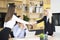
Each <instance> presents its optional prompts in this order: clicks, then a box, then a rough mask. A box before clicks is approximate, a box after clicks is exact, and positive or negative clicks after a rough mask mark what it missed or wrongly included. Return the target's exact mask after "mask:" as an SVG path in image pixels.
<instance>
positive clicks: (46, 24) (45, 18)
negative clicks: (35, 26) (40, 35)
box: [37, 16, 48, 33]
mask: <svg viewBox="0 0 60 40" xmlns="http://www.w3.org/2000/svg"><path fill="white" fill-rule="evenodd" d="M46 20H47V16H44V17H43V18H42V19H41V20H37V23H40V22H42V21H44V26H45V28H44V32H45V33H46V31H47V26H48V23H47V22H46Z"/></svg>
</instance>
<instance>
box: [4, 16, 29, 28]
mask: <svg viewBox="0 0 60 40" xmlns="http://www.w3.org/2000/svg"><path fill="white" fill-rule="evenodd" d="M16 21H17V22H20V23H23V24H29V23H28V22H26V21H24V20H22V19H20V18H18V17H16V16H15V15H13V16H12V19H11V20H9V21H8V22H4V27H8V28H11V29H12V28H13V27H14V25H15V23H16Z"/></svg>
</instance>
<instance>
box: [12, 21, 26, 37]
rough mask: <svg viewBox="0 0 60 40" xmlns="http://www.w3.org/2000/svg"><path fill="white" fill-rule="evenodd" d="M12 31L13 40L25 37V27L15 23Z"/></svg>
mask: <svg viewBox="0 0 60 40" xmlns="http://www.w3.org/2000/svg"><path fill="white" fill-rule="evenodd" d="M12 31H13V35H14V37H15V38H24V37H25V35H26V25H25V24H21V23H19V22H17V23H16V25H15V27H13V29H12Z"/></svg>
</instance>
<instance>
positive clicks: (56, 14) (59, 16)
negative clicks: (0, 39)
mask: <svg viewBox="0 0 60 40" xmlns="http://www.w3.org/2000/svg"><path fill="white" fill-rule="evenodd" d="M59 1H60V0H0V30H2V29H3V25H4V18H5V15H6V13H7V10H8V5H9V3H14V4H15V5H16V8H15V13H17V15H20V16H21V17H22V19H24V16H27V18H29V22H34V21H36V20H39V19H41V18H42V17H43V15H44V14H43V13H44V10H45V9H46V8H49V10H50V13H51V15H53V18H54V22H55V29H56V32H54V37H51V38H49V39H48V40H55V39H56V40H59V37H60V35H58V34H59V33H60V32H59V30H58V29H59V28H60V6H59V4H60V3H59ZM31 7H32V8H33V9H31ZM35 8H37V9H38V10H37V9H35ZM55 8H56V9H55ZM23 15H24V16H23ZM51 15H50V16H51ZM28 29H29V31H32V32H33V31H37V30H38V33H42V32H43V30H44V22H41V23H39V24H35V25H33V27H31V26H29V25H28ZM57 31H58V32H57ZM57 35H58V36H57ZM29 39H31V40H39V37H35V36H34V37H32V38H31V37H30V38H23V40H29ZM9 40H14V39H12V38H10V39H9ZM16 40H22V39H18V38H17V39H16Z"/></svg>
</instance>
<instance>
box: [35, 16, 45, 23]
mask: <svg viewBox="0 0 60 40" xmlns="http://www.w3.org/2000/svg"><path fill="white" fill-rule="evenodd" d="M44 20H45V17H43V18H42V19H40V20H37V21H36V23H40V22H42V21H44Z"/></svg>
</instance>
